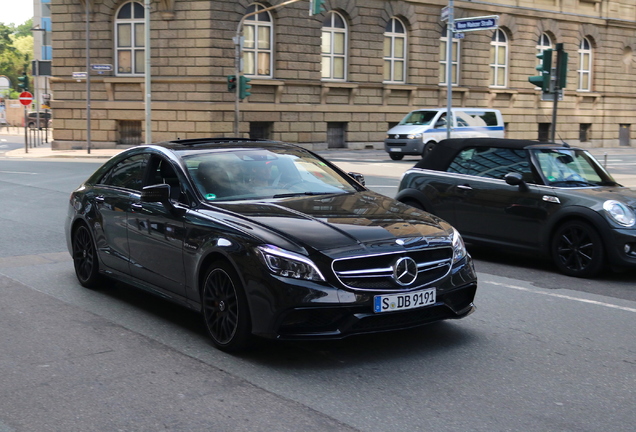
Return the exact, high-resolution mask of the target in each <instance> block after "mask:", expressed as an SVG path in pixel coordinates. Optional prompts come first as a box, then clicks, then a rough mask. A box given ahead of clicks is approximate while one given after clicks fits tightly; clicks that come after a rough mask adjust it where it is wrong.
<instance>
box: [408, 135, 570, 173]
mask: <svg viewBox="0 0 636 432" xmlns="http://www.w3.org/2000/svg"><path fill="white" fill-rule="evenodd" d="M480 147H481V148H486V147H499V148H509V149H515V150H524V149H526V148H530V147H533V148H552V149H570V150H572V149H573V148H572V147H570V146H569V145H567V144H565V143H563V144H555V143H541V142H539V141H532V140H520V139H504V138H453V139H446V140H442V141H440V142H439V143H437V144H435V146H434V147H433V148H432V149H431V150H430V151H429V152H428V154H426V156H424V157H423V158H422V160H420V161H419V162H418V163H417V164H415V166H414V168H421V169H429V170H435V171H445V170H446V168H448V166H449V165H450V163H451V162H452V161H453V159H454V158H455V156H456V155H457V154H458V153H459V152H460V151H462V150H464V149H466V148H480Z"/></svg>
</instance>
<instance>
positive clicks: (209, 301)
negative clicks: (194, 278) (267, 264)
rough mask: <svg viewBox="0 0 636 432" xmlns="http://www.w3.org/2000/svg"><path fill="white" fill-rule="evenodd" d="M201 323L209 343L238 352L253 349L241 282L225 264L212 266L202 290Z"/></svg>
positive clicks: (217, 263) (215, 263) (219, 262)
mask: <svg viewBox="0 0 636 432" xmlns="http://www.w3.org/2000/svg"><path fill="white" fill-rule="evenodd" d="M201 305H202V308H203V320H204V323H205V328H206V330H207V332H208V335H209V336H210V338H211V339H212V343H213V344H214V345H215V346H216V347H217V348H219V349H220V350H223V351H226V352H237V351H242V350H245V349H247V348H249V347H250V346H251V345H252V334H251V320H250V314H249V308H248V306H247V297H246V296H245V291H244V290H243V286H242V284H241V281H240V279H239V277H238V275H237V274H236V272H235V271H234V269H233V268H232V266H230V265H229V264H228V263H227V262H225V261H216V262H214V263H212V265H211V266H210V267H209V269H208V271H207V272H206V273H205V277H204V278H203V286H202V288H201Z"/></svg>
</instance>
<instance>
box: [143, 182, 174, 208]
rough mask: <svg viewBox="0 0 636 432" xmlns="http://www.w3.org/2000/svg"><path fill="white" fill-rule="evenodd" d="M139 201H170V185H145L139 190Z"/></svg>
mask: <svg viewBox="0 0 636 432" xmlns="http://www.w3.org/2000/svg"><path fill="white" fill-rule="evenodd" d="M141 202H160V203H162V204H166V203H169V202H170V185H167V184H156V185H151V186H146V187H145V188H143V190H142V191H141Z"/></svg>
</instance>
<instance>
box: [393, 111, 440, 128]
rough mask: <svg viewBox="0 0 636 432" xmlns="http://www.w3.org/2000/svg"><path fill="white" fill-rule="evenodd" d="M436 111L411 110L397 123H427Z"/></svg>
mask: <svg viewBox="0 0 636 432" xmlns="http://www.w3.org/2000/svg"><path fill="white" fill-rule="evenodd" d="M436 114H437V111H411V112H410V113H408V114H407V115H406V117H404V118H403V119H402V121H401V122H400V123H398V125H429V124H431V122H432V121H433V118H435V115H436Z"/></svg>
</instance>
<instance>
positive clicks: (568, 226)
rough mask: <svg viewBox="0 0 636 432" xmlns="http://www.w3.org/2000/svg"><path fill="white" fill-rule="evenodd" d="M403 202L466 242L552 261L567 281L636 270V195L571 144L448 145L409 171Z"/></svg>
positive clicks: (476, 141) (485, 141)
mask: <svg viewBox="0 0 636 432" xmlns="http://www.w3.org/2000/svg"><path fill="white" fill-rule="evenodd" d="M396 198H397V199H398V200H399V201H401V202H403V203H406V204H409V205H412V206H414V207H416V208H419V209H423V210H425V211H427V212H430V213H433V214H435V215H437V216H439V217H441V218H442V219H444V220H446V221H447V222H449V223H450V224H452V225H453V226H455V227H456V228H457V229H458V230H459V232H460V233H461V234H462V236H463V237H464V239H465V240H466V241H467V243H473V244H481V245H486V246H491V247H495V248H498V249H501V250H510V251H523V252H530V253H532V254H540V255H542V256H545V257H551V258H552V260H553V261H554V263H555V264H556V266H557V267H558V268H559V270H560V271H561V272H563V273H565V274H567V275H571V276H578V277H593V276H595V275H597V274H598V273H599V271H601V270H602V269H603V268H605V267H612V268H630V267H631V268H633V267H635V266H636V227H635V224H636V216H635V214H634V208H635V207H636V192H634V191H632V190H631V189H629V188H625V187H622V186H621V185H620V184H618V183H617V182H616V181H614V179H613V178H612V176H611V175H610V174H609V173H608V172H607V171H606V170H605V168H604V167H603V166H602V165H601V164H600V163H599V162H598V161H597V160H596V159H594V157H593V156H592V155H591V154H590V153H588V152H587V151H586V150H583V149H580V148H573V147H569V146H568V145H567V144H563V145H559V144H540V143H538V142H535V141H526V140H510V139H494V138H472V139H450V140H445V141H442V142H440V143H439V144H438V145H437V146H436V147H435V148H434V149H433V150H432V151H431V152H430V154H428V155H427V156H426V157H425V158H423V159H422V160H420V161H419V162H418V163H417V164H416V165H415V167H414V168H412V169H410V170H408V171H407V172H406V173H404V175H403V177H402V179H401V181H400V186H399V189H398V193H397V197H396Z"/></svg>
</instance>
